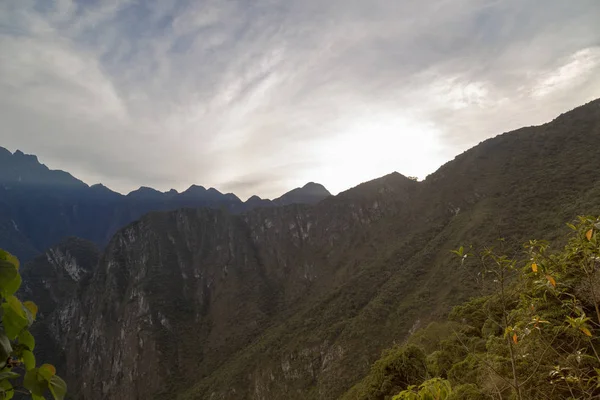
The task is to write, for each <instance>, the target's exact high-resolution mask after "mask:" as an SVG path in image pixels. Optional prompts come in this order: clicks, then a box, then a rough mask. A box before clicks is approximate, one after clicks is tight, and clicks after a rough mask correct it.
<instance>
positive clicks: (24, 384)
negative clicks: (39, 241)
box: [0, 249, 67, 400]
mask: <svg viewBox="0 0 600 400" xmlns="http://www.w3.org/2000/svg"><path fill="white" fill-rule="evenodd" d="M20 286H21V275H20V274H19V260H17V258H16V257H14V256H13V255H12V254H10V253H8V252H6V251H4V250H1V249H0V296H1V298H2V302H1V307H2V308H1V309H0V315H1V318H2V322H1V324H0V399H11V398H13V396H14V395H15V393H22V394H26V395H31V398H33V399H34V400H42V399H44V395H45V394H46V393H47V392H50V393H51V394H52V396H53V397H54V399H56V400H62V399H64V397H65V394H66V391H67V385H66V384H65V382H64V381H63V380H62V379H61V378H60V377H58V376H57V375H56V369H55V368H54V366H52V365H50V364H43V365H41V366H40V367H37V368H36V360H35V356H34V355H33V349H34V347H35V339H34V338H33V336H32V335H31V333H30V332H29V327H30V326H31V324H32V323H33V321H34V320H35V317H36V314H37V311H38V308H37V306H36V305H35V303H33V302H31V301H25V302H23V303H22V302H21V301H20V300H19V299H18V298H17V297H16V296H15V295H14V294H15V293H16V292H17V290H18V289H19V287H20Z"/></svg>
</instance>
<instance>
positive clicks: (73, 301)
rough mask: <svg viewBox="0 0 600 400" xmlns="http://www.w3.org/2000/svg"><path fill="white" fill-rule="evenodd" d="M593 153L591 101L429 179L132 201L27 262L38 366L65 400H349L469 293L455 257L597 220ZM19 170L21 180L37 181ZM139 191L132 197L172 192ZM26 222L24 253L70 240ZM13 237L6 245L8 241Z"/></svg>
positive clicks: (470, 279)
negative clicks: (581, 219)
mask: <svg viewBox="0 0 600 400" xmlns="http://www.w3.org/2000/svg"><path fill="white" fill-rule="evenodd" d="M599 147H600V100H595V101H593V102H590V103H588V104H586V105H584V106H581V107H578V108H576V109H574V110H572V111H570V112H567V113H565V114H563V115H560V116H559V117H557V118H556V119H554V120H553V121H551V122H549V123H546V124H544V125H541V126H534V127H526V128H522V129H519V130H516V131H513V132H508V133H504V134H501V135H498V136H496V137H494V138H491V139H488V140H486V141H484V142H482V143H480V144H479V145H477V146H475V147H474V148H472V149H470V150H468V151H466V152H464V153H462V154H460V155H458V156H457V157H456V158H455V159H454V160H452V161H450V162H448V163H447V164H445V165H443V166H442V167H441V168H440V169H439V170H437V171H436V172H435V173H433V174H431V175H430V176H428V177H427V178H426V179H425V180H424V181H422V182H417V181H414V180H412V179H409V178H407V177H404V176H403V175H401V174H398V173H392V174H389V175H387V176H384V177H382V178H379V179H376V180H374V181H370V182H366V183H363V184H361V185H359V186H357V187H355V188H352V189H350V190H348V191H346V192H343V193H340V194H339V195H337V196H326V197H325V198H323V199H321V200H320V201H318V202H314V201H311V203H313V204H297V200H296V201H293V202H294V203H296V204H289V205H285V206H273V207H258V208H252V209H245V210H238V209H235V208H233V209H232V208H229V207H227V206H225V207H221V206H218V207H203V208H189V207H186V208H178V209H176V210H172V211H164V208H157V209H156V210H153V211H152V212H149V213H146V214H144V215H143V216H141V218H137V217H135V218H134V217H133V215H134V214H133V213H132V212H131V209H130V208H129V209H128V208H124V209H125V210H126V211H129V214H128V213H127V212H125V211H124V213H125V215H126V216H127V217H128V218H130V219H131V220H132V221H133V220H134V221H133V222H131V223H129V224H127V225H126V226H124V227H122V228H120V229H119V228H118V226H117V225H119V224H118V223H116V222H113V225H110V227H109V228H104V229H105V230H104V231H102V232H103V233H102V235H98V236H93V235H91V234H87V236H86V235H82V234H81V233H80V231H77V230H76V229H72V230H70V231H69V233H70V234H74V235H76V236H81V237H83V238H84V239H81V238H66V239H64V240H63V241H62V242H61V243H59V244H58V245H56V246H52V247H51V248H49V249H48V250H46V251H45V252H44V253H43V254H42V255H40V256H38V257H36V258H35V259H33V260H32V261H31V262H29V263H27V264H26V265H24V266H23V267H22V275H23V282H24V288H23V291H22V293H21V294H22V296H23V297H25V298H28V299H32V300H34V301H35V302H37V303H38V304H41V306H40V311H39V314H38V315H39V320H38V321H37V322H36V324H34V328H35V332H34V333H35V335H36V337H42V339H40V340H39V342H38V346H37V347H36V351H37V353H38V354H37V355H38V356H39V357H40V359H44V360H47V361H48V362H52V363H54V364H55V365H56V366H57V369H58V371H59V372H60V374H61V375H62V376H64V377H65V378H66V380H67V382H68V384H69V396H71V398H72V399H85V400H100V399H114V400H125V399H151V398H174V399H181V400H191V399H253V400H267V399H283V398H285V399H336V398H345V399H353V398H355V397H352V396H353V392H351V391H349V390H350V389H351V388H352V387H353V386H354V385H355V384H357V383H358V382H360V381H361V379H362V378H363V377H364V376H365V375H366V374H367V372H368V371H369V368H370V365H371V364H372V363H373V362H374V361H375V360H377V359H378V357H379V356H380V354H381V352H382V351H383V350H384V349H386V348H388V347H390V346H392V345H394V344H395V343H403V342H404V341H406V339H407V338H408V337H409V336H410V335H411V333H412V332H414V331H415V330H417V329H418V328H419V327H422V326H424V325H426V324H427V323H428V322H430V321H433V320H436V319H438V318H441V317H443V316H444V315H446V314H447V313H448V312H449V310H450V308H451V306H453V305H455V304H458V303H460V302H462V301H464V300H466V299H468V298H470V297H472V296H474V295H475V294H477V290H478V289H477V284H476V280H475V277H474V276H472V274H471V273H470V272H469V271H468V270H466V269H461V268H458V267H457V266H456V265H455V263H454V262H453V260H452V259H451V257H450V250H452V249H455V248H457V247H459V246H461V245H465V246H468V245H474V246H484V245H488V244H490V243H494V242H495V240H496V239H498V238H504V240H503V242H502V243H503V246H505V247H506V248H507V249H508V250H515V251H517V249H518V248H519V246H520V244H521V243H523V242H524V241H525V240H528V239H532V238H540V239H547V240H550V241H552V240H554V239H556V238H557V237H559V236H560V235H561V233H563V232H564V230H565V223H567V222H570V221H571V220H573V219H574V218H575V217H576V216H577V215H579V214H596V215H598V214H600V205H599V203H598V199H599V198H600V170H599V169H598V168H597V165H598V164H599V162H600V153H599V152H598V151H597V149H598V148H599ZM3 157H8V156H7V155H6V154H5V155H4V156H3ZM12 157H17V159H19V158H22V157H24V155H22V154H18V155H12ZM27 160H28V162H30V163H33V160H32V159H31V158H28V159H27ZM5 162H6V161H5ZM5 165H6V164H5ZM19 168H20V167H15V168H14V169H13V172H11V173H12V175H11V176H12V177H13V178H12V179H13V182H14V179H15V178H14V177H15V176H16V177H17V181H18V177H19V176H20V177H21V179H22V180H24V179H25V176H28V175H27V174H25V173H22V174H21V173H20V171H19ZM56 181H57V182H69V183H68V184H65V185H64V186H61V189H60V191H59V190H58V189H56V187H57V186H60V185H59V184H58V183H56V184H52V185H48V186H50V188H48V189H43V190H44V193H55V192H54V191H55V190H56V191H58V192H59V193H68V191H75V190H83V191H85V193H89V194H90V197H91V198H92V199H98V198H103V197H94V196H93V195H91V193H92V192H91V191H92V190H97V191H101V192H102V193H104V195H106V196H108V195H109V194H110V192H108V191H107V190H105V189H104V188H96V189H94V187H91V188H87V189H85V188H83V189H79V188H80V187H83V186H82V184H81V183H75V182H74V181H73V180H72V179H71V178H69V176H68V175H66V174H65V173H57V174H56ZM13 185H14V183H13ZM2 190H3V192H2V194H1V196H2V197H1V199H2V202H3V203H2V204H1V205H0V210H1V211H0V212H2V214H1V215H2V217H3V218H4V219H3V220H2V221H4V226H5V227H6V226H8V228H10V225H12V224H11V222H10V221H11V220H10V219H7V218H12V216H13V215H16V214H14V212H13V209H11V208H10V207H11V206H7V205H6V204H13V206H12V207H14V204H15V203H6V201H5V199H6V196H7V195H6V193H8V192H10V191H11V190H12V189H10V185H9V186H6V184H4V188H3V189H2ZM38 190H42V189H40V188H37V189H31V192H27V193H28V194H29V196H31V197H30V199H31V201H32V202H33V199H43V200H44V201H50V202H51V204H52V205H51V206H47V207H48V208H47V209H48V210H53V209H54V208H56V209H57V210H59V211H58V212H57V213H55V214H52V215H61V213H60V210H61V208H60V207H61V205H62V204H63V203H61V201H64V199H65V198H66V197H69V198H71V197H70V196H64V195H63V197H60V196H59V199H60V200H56V198H55V197H52V196H53V195H51V194H47V195H44V196H40V197H36V193H37V192H36V191H38ZM137 192H138V193H137V194H136V195H133V196H131V194H130V195H128V196H122V197H125V198H126V199H127V198H129V199H131V198H132V197H133V198H136V197H137V196H141V197H142V198H144V199H146V198H149V197H150V198H151V197H153V196H156V197H160V198H163V196H168V195H169V194H168V193H167V194H160V193H155V192H154V191H151V190H146V189H144V190H141V191H137ZM206 192H208V191H206ZM23 193H25V192H23ZM94 193H95V192H94ZM202 193H204V192H202ZM297 193H298V192H296V193H294V194H293V195H291V194H290V196H288V197H289V198H292V199H297V197H296V194H297ZM110 196H114V197H115V198H117V197H116V196H118V195H114V194H110ZM222 196H226V195H222ZM177 197H179V195H178V196H177ZM47 199H49V200H47ZM119 199H121V197H119ZM23 201H26V200H23ZM89 201H90V202H91V201H92V200H89ZM119 201H123V200H119ZM52 202H56V203H52ZM248 202H250V199H249V201H248ZM55 204H59V205H58V206H56V205H55ZM68 204H69V206H70V207H72V206H73V203H68ZM85 204H90V203H85ZM105 204H106V203H105V201H98V205H97V206H95V207H99V209H100V208H101V207H102V206H105ZM125 204H130V203H127V202H125ZM136 204H137V203H136ZM154 204H163V203H160V202H157V203H154ZM45 207H46V206H45ZM89 207H91V206H89ZM81 208H82V207H80V208H79V209H78V211H77V213H73V214H70V215H77V216H79V215H80V214H79V210H80V209H81ZM31 209H33V206H32V208H31ZM119 210H121V209H120V208H119ZM100 215H112V214H100ZM119 215H122V214H119ZM136 215H137V214H136ZM7 216H8V217H7ZM53 218H55V217H53ZM88 218H90V219H93V215H92V214H90V215H89V217H88ZM126 220H127V218H124V217H123V219H118V218H113V219H112V221H118V222H119V223H121V222H123V223H125V222H124V221H126ZM13 221H14V219H13ZM19 221H22V220H19ZM66 221H70V220H69V219H68V218H67V219H66ZM30 223H31V225H30V226H31V228H29V229H30V230H28V231H27V232H28V235H25V234H23V235H24V236H26V238H27V241H23V243H35V244H36V246H42V245H43V244H44V243H45V242H44V240H42V237H46V236H42V235H40V237H38V236H35V235H34V233H30V232H37V229H38V228H36V227H37V226H39V227H40V228H39V229H41V230H45V231H48V232H49V233H47V234H48V235H49V236H48V237H50V236H53V237H54V238H55V239H58V238H60V237H63V236H64V235H62V232H63V231H65V232H66V229H64V228H61V229H63V231H60V232H59V231H54V232H53V231H51V228H52V227H51V221H50V220H49V219H42V220H38V221H34V220H33V218H32V219H31V222H30ZM36 224H37V225H36ZM64 226H67V227H70V226H71V225H68V224H67V223H65V224H64ZM74 226H75V225H74ZM5 229H6V228H5ZM111 229H112V230H114V231H116V233H115V234H114V235H113V236H112V237H111V238H110V240H109V239H108V236H110V232H111ZM100 231H101V230H97V231H96V230H94V231H93V232H100ZM11 232H12V234H15V233H14V232H15V231H11ZM90 232H91V231H90ZM45 234H46V233H45ZM3 235H4V236H2V238H3V239H2V240H3V242H0V247H2V246H5V245H4V243H8V244H10V243H12V242H10V241H8V240H9V239H7V238H9V237H11V236H10V234H6V233H4V234H3ZM103 235H104V236H103ZM29 236H31V237H34V238H35V241H34V240H33V239H29V238H28V237H29ZM17 238H18V236H17ZM85 238H87V239H90V238H91V239H92V241H91V242H90V241H89V240H86V239H85ZM10 240H14V241H15V242H16V243H21V242H20V241H19V240H20V239H10ZM92 242H94V243H92ZM104 242H106V243H107V244H106V246H104V247H101V248H99V246H97V245H98V244H102V243H104ZM31 247H32V248H33V249H34V250H37V249H38V248H40V247H34V246H33V245H31ZM27 249H28V248H27V247H26V246H25V250H27ZM8 250H11V249H10V248H8ZM13 251H14V250H13ZM29 254H31V253H29ZM381 399H382V400H383V397H381Z"/></svg>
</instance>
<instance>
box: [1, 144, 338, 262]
mask: <svg viewBox="0 0 600 400" xmlns="http://www.w3.org/2000/svg"><path fill="white" fill-rule="evenodd" d="M328 196H330V193H329V192H328V191H327V190H326V189H325V188H324V187H322V186H319V191H317V192H315V190H314V186H310V185H309V186H308V187H307V189H302V188H297V189H293V190H292V191H290V192H288V193H287V194H284V195H283V196H281V197H279V198H277V199H276V200H275V201H271V200H268V199H265V200H262V199H261V200H260V201H256V199H254V198H252V200H251V201H247V202H243V201H241V200H240V199H239V197H237V196H236V195H235V194H233V193H226V194H223V193H221V192H220V191H218V190H217V189H215V188H209V189H206V188H204V187H203V186H199V185H191V186H190V187H189V188H188V189H187V190H185V191H184V192H182V193H178V192H177V191H176V190H174V189H172V190H170V191H168V192H160V191H158V190H156V189H153V188H150V187H145V186H142V187H140V188H139V189H137V190H134V191H132V192H130V193H128V194H127V195H122V194H120V193H118V192H115V191H113V190H111V189H110V188H108V187H106V186H104V185H102V184H95V185H92V186H88V185H87V184H86V183H84V182H82V181H80V180H79V179H77V178H75V177H73V176H72V175H71V174H69V173H67V172H64V171H61V170H51V169H49V168H48V167H47V166H45V165H44V164H41V163H39V161H38V159H37V157H36V156H34V155H26V154H24V153H23V152H22V151H20V150H17V151H15V153H14V154H13V153H10V151H8V150H6V149H4V148H2V149H1V150H0V247H3V248H6V249H7V250H9V251H11V252H13V253H15V254H16V255H17V256H18V257H19V258H21V259H23V260H24V261H26V260H29V259H32V258H33V257H34V256H35V255H37V254H40V253H41V252H43V251H44V250H45V249H46V248H48V247H49V246H51V245H53V244H55V243H56V242H57V241H59V240H60V239H61V238H64V237H68V236H78V237H82V238H85V239H88V240H91V241H92V242H94V243H96V245H97V246H99V247H103V246H104V245H106V244H107V243H108V240H109V239H110V237H111V236H112V235H113V234H114V233H115V232H116V230H117V229H118V228H120V227H122V226H125V225H127V224H128V223H130V222H132V221H135V220H136V219H138V218H140V217H141V216H142V215H144V214H146V213H148V212H151V211H167V210H174V209H177V208H185V207H191V208H197V207H212V208H224V209H227V210H228V211H229V212H233V213H241V212H244V211H247V210H249V209H251V208H255V207H276V206H283V205H287V204H292V203H308V204H312V203H315V202H319V201H321V200H323V199H324V198H326V197H328Z"/></svg>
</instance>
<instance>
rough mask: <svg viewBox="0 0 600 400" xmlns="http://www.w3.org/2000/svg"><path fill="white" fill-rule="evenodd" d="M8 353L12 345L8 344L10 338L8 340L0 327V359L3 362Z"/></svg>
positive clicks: (4, 362) (10, 351)
mask: <svg viewBox="0 0 600 400" xmlns="http://www.w3.org/2000/svg"><path fill="white" fill-rule="evenodd" d="M10 353H12V346H11V345H10V340H8V337H7V336H6V334H5V333H4V330H3V329H1V330H0V361H1V362H2V363H3V364H6V359H7V358H8V356H9V355H10ZM0 366H1V367H4V365H0Z"/></svg>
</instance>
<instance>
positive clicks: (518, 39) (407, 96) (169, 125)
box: [0, 0, 600, 198]
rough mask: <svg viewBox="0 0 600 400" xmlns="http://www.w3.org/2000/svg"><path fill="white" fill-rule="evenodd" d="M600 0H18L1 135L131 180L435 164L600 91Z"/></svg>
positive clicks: (8, 29) (4, 48) (85, 168)
mask: <svg viewBox="0 0 600 400" xmlns="http://www.w3.org/2000/svg"><path fill="white" fill-rule="evenodd" d="M598 21H600V1H598V0H544V1H539V0H418V1H413V0H326V1H325V0H302V1H296V0H254V1H248V0H239V1H238V0H217V1H211V0H195V1H192V0H185V1H169V0H154V1H149V0H137V1H134V0H116V1H112V0H103V1H93V0H78V1H71V0H60V1H50V0H38V1H33V0H3V1H0V121H1V126H0V146H3V147H6V148H8V149H9V150H12V151H14V150H16V149H21V150H23V151H24V152H25V153H33V154H36V155H38V157H39V158H40V161H41V162H43V163H45V164H46V165H48V166H49V167H51V168H56V169H64V170H67V171H69V172H71V173H72V174H73V175H75V176H77V177H78V178H80V179H82V180H84V181H85V182H87V183H89V184H93V183H96V182H102V183H104V184H106V185H107V186H109V187H111V188H113V189H115V190H118V191H121V192H128V191H130V190H132V189H135V188H137V187H139V186H142V185H144V186H152V187H155V188H157V189H160V190H168V189H170V188H175V189H178V190H182V189H185V188H187V187H188V186H189V185H190V184H192V183H197V184H201V185H204V186H207V187H208V186H214V187H216V188H217V189H219V190H221V191H223V192H234V193H236V194H238V195H239V196H240V197H242V198H246V197H248V196H250V195H251V194H258V195H260V196H263V197H274V196H277V195H279V194H281V193H283V192H285V191H287V190H289V189H291V188H293V187H296V186H299V185H302V184H304V183H306V182H308V181H316V182H320V183H323V184H324V185H325V186H326V187H327V188H329V189H330V190H331V191H332V192H334V193H337V192H339V191H341V190H345V189H347V188H349V187H352V186H355V185H356V184H358V183H360V182H363V181H366V180H369V179H372V178H376V177H379V176H381V175H385V174H387V173H390V172H392V171H398V172H400V173H402V174H404V175H414V176H418V177H420V178H424V177H425V176H426V175H427V174H429V173H431V172H433V171H435V170H436V169H437V168H438V167H439V166H440V165H441V164H443V163H444V162H446V161H448V160H451V159H452V158H454V156H456V155H457V154H459V153H460V152H462V151H464V150H466V149H467V148H469V147H471V146H473V145H476V144H477V143H479V142H480V141H482V140H484V139H485V138H488V137H491V136H495V135H497V134H499V133H502V132H505V131H508V130H512V129H515V128H518V127H521V126H524V125H533V124H539V123H543V122H546V121H548V120H551V119H552V118H554V117H555V116H556V115H558V114H560V113H562V112H565V111H568V110H570V109H572V108H574V107H576V106H578V105H581V104H583V103H585V102H587V101H590V100H592V99H594V98H597V97H600V23H598Z"/></svg>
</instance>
